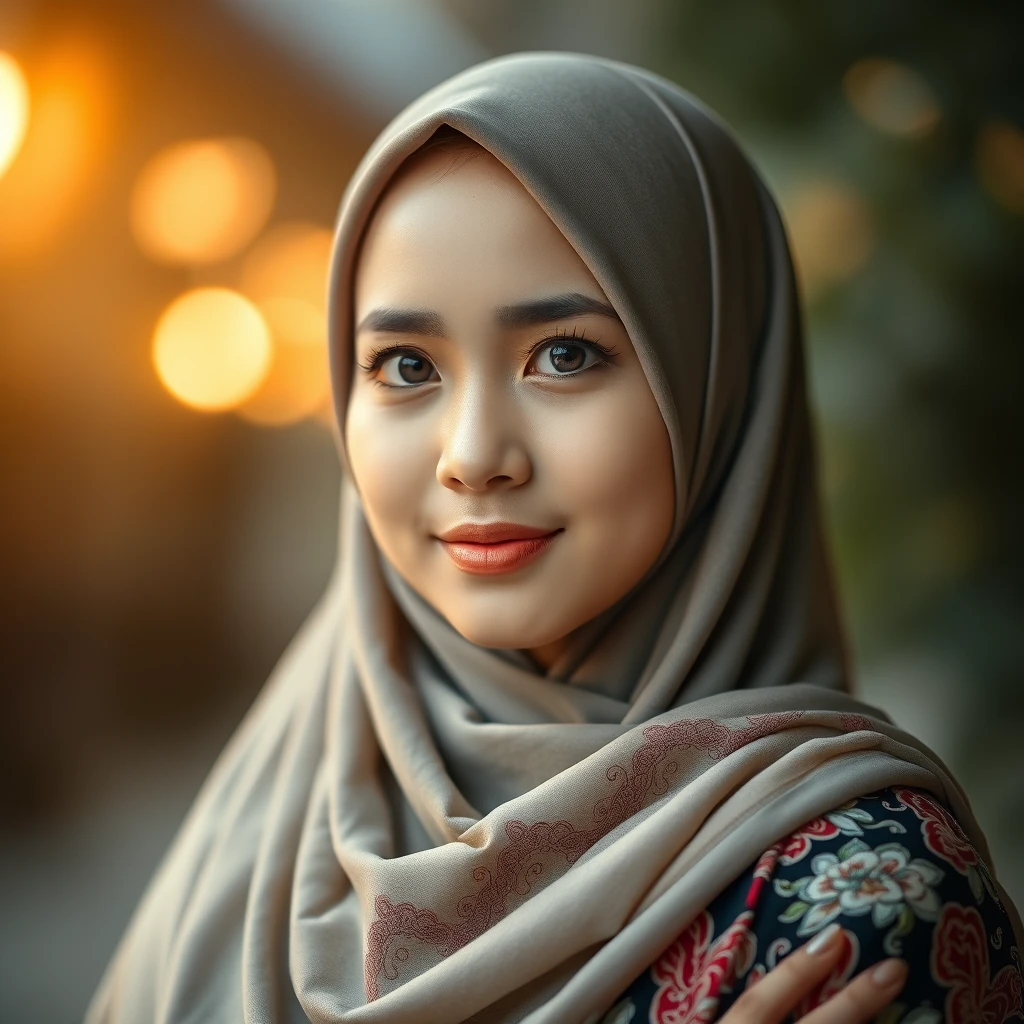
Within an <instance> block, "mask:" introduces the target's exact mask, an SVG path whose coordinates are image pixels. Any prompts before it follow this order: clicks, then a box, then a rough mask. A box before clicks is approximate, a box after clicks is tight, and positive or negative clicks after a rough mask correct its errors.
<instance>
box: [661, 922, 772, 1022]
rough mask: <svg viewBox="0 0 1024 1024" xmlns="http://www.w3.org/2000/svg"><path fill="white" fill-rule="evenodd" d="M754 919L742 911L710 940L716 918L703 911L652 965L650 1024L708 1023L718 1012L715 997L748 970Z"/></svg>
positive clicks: (753, 949) (754, 945)
mask: <svg viewBox="0 0 1024 1024" xmlns="http://www.w3.org/2000/svg"><path fill="white" fill-rule="evenodd" d="M753 919H754V915H753V913H752V912H751V911H749V910H748V911H744V913H742V914H740V916H739V917H738V918H736V920H735V921H734V922H733V923H732V924H731V925H730V926H729V927H728V928H727V929H726V930H725V931H724V932H722V934H721V935H719V937H718V938H717V939H716V940H715V941H714V943H712V941H711V937H712V935H714V931H715V922H714V920H713V919H712V917H711V915H710V914H709V913H708V912H707V911H706V910H702V911H701V913H700V915H699V916H698V917H697V918H696V919H695V920H694V922H693V923H692V924H691V925H690V927H689V928H687V929H686V931H685V932H683V934H682V935H680V936H679V938H678V939H676V941H675V942H673V943H672V945H671V946H670V947H669V948H668V949H667V950H666V951H665V953H664V954H663V955H662V957H661V959H660V960H658V962H657V963H656V964H654V966H653V967H652V968H651V977H652V978H653V979H654V982H655V984H657V985H658V986H659V987H658V991H657V992H656V993H655V994H654V999H653V1001H652V1002H651V1013H650V1022H651V1024H707V1022H708V1021H711V1020H714V1018H715V1015H716V1014H717V1012H718V997H719V994H720V993H721V992H723V991H727V990H728V988H729V987H730V986H731V985H732V984H733V982H734V981H735V980H736V979H737V978H741V977H742V976H743V975H744V974H746V972H747V971H749V970H750V967H751V964H753V962H754V954H755V952H756V949H757V939H756V937H755V936H754V935H753V934H752V933H751V931H750V923H751V921H752V920H753Z"/></svg>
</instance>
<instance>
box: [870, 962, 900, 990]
mask: <svg viewBox="0 0 1024 1024" xmlns="http://www.w3.org/2000/svg"><path fill="white" fill-rule="evenodd" d="M906 973H907V965H906V964H905V963H904V962H903V961H902V960H883V961H882V962H881V963H880V964H879V965H878V966H877V967H876V968H875V969H874V970H873V971H872V972H871V980H872V981H873V982H874V983H875V984H876V985H878V986H880V987H881V988H888V986H890V985H895V984H896V982H897V981H902V980H903V977H904V975H905V974H906Z"/></svg>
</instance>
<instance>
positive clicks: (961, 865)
mask: <svg viewBox="0 0 1024 1024" xmlns="http://www.w3.org/2000/svg"><path fill="white" fill-rule="evenodd" d="M893 792H894V793H895V794H896V799H897V800H899V802H900V803H901V804H903V805H904V806H906V807H909V808H910V809H911V810H912V811H913V812H914V813H915V814H916V815H917V816H918V818H920V819H921V822H922V825H921V834H922V835H923V836H924V842H925V845H926V846H927V847H928V849H929V850H931V851H932V853H935V854H938V856H940V857H942V858H943V860H946V861H948V862H949V863H950V864H952V865H953V867H954V868H956V870H957V871H959V872H960V874H961V875H966V874H967V873H968V871H969V870H970V869H971V868H974V867H977V866H978V851H977V850H975V849H974V847H973V846H971V842H970V840H969V839H968V838H967V836H966V835H964V830H963V829H962V828H961V827H960V826H959V825H958V824H957V821H956V819H955V818H954V817H953V815H952V814H950V813H949V811H947V810H946V808H945V807H943V806H942V805H941V804H939V803H936V802H935V801H934V800H932V799H931V798H930V797H928V796H926V795H925V794H924V793H922V792H920V791H919V790H916V789H894V790H893Z"/></svg>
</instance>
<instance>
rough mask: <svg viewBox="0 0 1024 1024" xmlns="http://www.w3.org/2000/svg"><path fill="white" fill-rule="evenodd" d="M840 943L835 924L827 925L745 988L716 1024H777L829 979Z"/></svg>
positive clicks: (841, 943) (842, 941)
mask: <svg viewBox="0 0 1024 1024" xmlns="http://www.w3.org/2000/svg"><path fill="white" fill-rule="evenodd" d="M843 943H844V940H843V939H842V930H841V929H840V927H839V925H838V924H831V925H829V926H828V928H826V929H825V930H824V931H822V932H821V933H820V934H818V935H816V936H815V937H814V938H813V939H812V940H811V941H810V942H808V943H807V945H806V946H802V947H801V948H800V949H798V950H797V951H796V952H795V953H792V954H790V955H789V956H787V957H786V958H785V960H783V961H782V962H781V963H780V964H779V965H778V966H777V967H773V968H772V970H770V971H769V972H768V973H767V974H766V975H765V976H764V977H763V978H762V979H761V980H760V981H759V982H758V983H757V984H756V985H754V986H753V987H752V988H749V989H747V990H746V991H745V992H744V993H743V995H741V996H740V997H739V999H737V1000H736V1002H735V1003H734V1004H733V1005H732V1007H730V1009H729V1011H728V1012H727V1013H726V1014H725V1016H724V1017H722V1019H721V1022H720V1024H779V1022H780V1021H783V1020H785V1019H786V1018H787V1017H788V1016H789V1014H790V1013H791V1012H792V1010H793V1008H794V1007H795V1006H796V1005H797V1003H799V1002H800V1000H801V999H803V997H804V996H806V995H809V994H810V993H811V992H813V991H814V990H815V989H816V988H817V987H818V986H819V985H820V984H821V983H822V982H823V981H824V980H825V979H826V978H827V977H828V976H829V972H830V971H831V970H832V968H833V967H835V965H836V961H837V960H838V959H839V953H840V951H841V950H842V948H843Z"/></svg>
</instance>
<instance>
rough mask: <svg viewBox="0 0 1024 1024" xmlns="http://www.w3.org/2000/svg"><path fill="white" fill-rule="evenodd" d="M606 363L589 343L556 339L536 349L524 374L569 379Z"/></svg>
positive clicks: (595, 347) (570, 339)
mask: <svg viewBox="0 0 1024 1024" xmlns="http://www.w3.org/2000/svg"><path fill="white" fill-rule="evenodd" d="M606 361H607V360H606V358H605V356H604V354H603V353H602V352H601V351H599V350H598V348H597V346H595V345H593V344H591V343H589V342H585V341H579V340H575V339H573V338H557V339H555V340H553V341H549V342H547V343H546V344H544V345H542V346H541V347H540V348H539V349H537V351H536V352H535V353H534V355H533V358H532V359H531V360H530V363H529V365H528V367H527V371H526V372H527V373H528V374H529V373H540V374H544V375H545V376H548V377H571V376H572V375H573V374H577V373H581V372H582V371H583V370H589V369H590V368H591V367H592V366H595V365H598V364H602V363H605V362H606Z"/></svg>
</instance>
